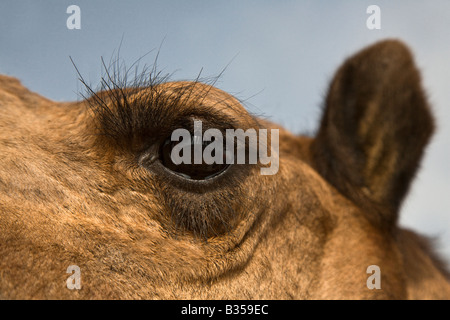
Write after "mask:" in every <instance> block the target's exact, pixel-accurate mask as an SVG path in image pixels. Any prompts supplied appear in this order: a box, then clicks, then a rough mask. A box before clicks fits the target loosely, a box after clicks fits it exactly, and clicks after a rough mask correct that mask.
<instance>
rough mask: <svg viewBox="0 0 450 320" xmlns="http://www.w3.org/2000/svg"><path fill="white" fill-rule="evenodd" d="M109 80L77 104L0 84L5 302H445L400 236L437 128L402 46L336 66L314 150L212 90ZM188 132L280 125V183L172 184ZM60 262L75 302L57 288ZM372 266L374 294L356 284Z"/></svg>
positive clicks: (427, 254)
mask: <svg viewBox="0 0 450 320" xmlns="http://www.w3.org/2000/svg"><path fill="white" fill-rule="evenodd" d="M114 74H115V73H114V72H113V73H112V75H111V73H107V77H106V78H105V80H104V81H103V86H102V88H101V90H99V91H98V92H94V91H93V90H91V92H90V96H89V97H86V99H85V100H83V101H80V102H76V103H56V102H53V101H50V100H47V99H45V98H43V97H41V96H39V95H38V94H35V93H32V92H30V91H28V90H27V89H25V88H24V87H23V86H22V85H21V84H20V83H19V81H17V80H16V79H14V78H10V77H7V76H1V77H0V127H1V128H2V130H0V154H1V157H0V298H3V299H80V298H89V299H140V298H143V299H188V298H189V299H198V298H200V299H247V298H248V299H408V298H409V299H439V298H449V297H450V284H449V277H448V274H447V272H446V271H445V267H444V265H443V264H442V263H441V262H440V261H439V259H438V258H436V257H435V256H434V254H433V253H432V251H431V249H430V246H429V244H428V242H427V240H426V239H424V238H423V237H421V236H419V235H417V234H416V233H414V232H412V231H407V230H403V229H400V228H399V227H398V226H397V217H398V212H399V209H400V205H401V202H402V200H403V199H404V197H405V195H406V194H407V191H408V187H409V186H410V184H411V181H412V179H413V178H414V175H415V173H416V171H417V168H418V166H419V163H420V160H421V157H422V154H423V151H424V148H425V146H426V144H427V143H428V140H429V138H430V136H431V134H432V132H433V119H432V115H431V113H430V109H429V107H428V105H427V102H426V98H425V96H424V93H423V91H422V89H421V84H420V76H419V73H418V71H417V69H416V67H415V66H414V62H413V58H412V56H411V54H410V52H409V50H408V49H407V48H406V47H405V46H404V45H403V44H402V43H400V42H398V41H395V40H388V41H383V42H380V43H377V44H375V45H373V46H371V47H369V48H367V49H365V50H363V51H361V52H360V53H358V54H357V55H355V56H353V57H351V58H349V59H348V60H347V61H346V62H345V63H344V64H343V66H342V67H341V68H339V70H338V71H337V73H336V76H335V77H334V79H333V81H332V82H331V85H330V89H329V92H328V96H327V99H326V101H325V107H324V114H323V118H322V122H321V126H320V129H319V131H318V133H317V135H316V136H315V137H306V136H295V135H293V134H291V133H289V132H287V131H286V130H284V129H282V128H280V127H279V126H277V125H275V124H272V123H269V122H267V121H264V120H261V119H258V118H256V117H254V116H252V115H250V114H249V113H247V111H246V110H245V109H244V108H243V107H242V105H241V104H240V103H239V101H238V100H236V99H235V98H233V97H232V96H230V95H228V94H227V93H225V92H223V91H221V90H219V89H217V88H215V87H213V86H212V85H211V83H209V84H208V83H206V84H205V83H202V82H201V81H194V82H167V81H165V80H167V79H165V78H164V77H163V78H161V77H159V78H158V77H156V74H155V72H154V71H151V72H150V76H149V78H144V77H143V74H142V75H141V76H139V77H138V79H137V80H136V82H134V83H132V84H131V85H129V83H127V81H126V79H125V81H123V80H124V79H123V78H122V79H117V78H115V77H114ZM194 118H199V119H201V120H202V121H203V123H204V126H205V127H204V129H207V128H208V127H210V128H218V129H220V130H225V129H228V128H241V129H244V130H246V129H249V128H254V129H259V128H279V129H280V154H279V157H280V168H279V171H278V173H277V174H276V175H273V176H263V175H261V174H260V170H259V166H260V164H258V165H231V166H230V167H229V168H228V169H227V170H226V171H225V172H224V173H223V174H220V175H218V176H217V177H215V178H212V179H208V180H189V179H186V178H183V177H181V176H179V175H177V174H174V173H173V172H171V171H170V170H168V169H167V168H166V167H164V165H163V163H162V162H161V160H160V150H161V144H162V143H164V141H165V140H166V139H167V137H168V136H170V134H171V132H172V131H173V130H174V129H176V128H179V127H186V128H188V129H189V128H190V127H189V126H190V125H192V119H194ZM269 141H270V140H269ZM70 265H77V266H79V267H80V269H81V285H82V288H81V289H80V290H69V289H67V287H66V279H67V278H68V277H69V274H67V273H66V270H67V267H68V266H70ZM369 265H378V266H379V267H380V269H381V289H379V290H377V289H374V290H370V289H368V288H367V286H366V280H367V278H368V276H369V275H368V274H367V273H366V269H367V267H368V266H369Z"/></svg>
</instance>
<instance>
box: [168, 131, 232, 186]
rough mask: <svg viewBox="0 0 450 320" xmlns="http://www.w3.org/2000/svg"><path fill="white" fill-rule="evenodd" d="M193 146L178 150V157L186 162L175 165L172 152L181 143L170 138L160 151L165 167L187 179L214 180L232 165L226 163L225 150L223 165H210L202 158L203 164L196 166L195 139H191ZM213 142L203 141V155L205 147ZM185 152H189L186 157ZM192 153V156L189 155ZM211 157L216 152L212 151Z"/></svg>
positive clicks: (223, 152)
mask: <svg viewBox="0 0 450 320" xmlns="http://www.w3.org/2000/svg"><path fill="white" fill-rule="evenodd" d="M191 138H192V139H191V144H190V146H189V145H187V146H185V147H184V148H180V147H178V149H181V150H176V151H177V153H178V155H179V156H180V157H182V158H183V159H184V160H186V161H183V162H182V163H180V164H175V163H174V161H172V159H173V158H172V151H173V149H174V147H175V146H177V145H178V144H179V143H180V142H178V141H171V140H170V138H168V139H167V140H166V141H165V142H164V143H163V144H162V145H161V150H160V160H161V163H162V164H163V166H164V167H166V168H167V169H169V170H170V171H172V172H174V173H175V174H178V175H180V176H182V177H184V178H186V179H191V180H207V179H211V178H214V177H215V176H217V175H219V174H220V173H222V172H224V171H225V170H226V169H227V168H228V167H229V166H230V165H229V164H226V161H225V150H223V151H222V155H223V157H222V162H223V163H216V162H214V163H212V164H208V163H205V160H204V159H203V157H202V163H201V164H194V145H195V143H194V139H193V137H191ZM210 143H212V141H203V143H202V155H203V151H204V150H205V147H207V146H208V145H209V144H210ZM184 152H187V154H186V155H185V154H184ZM189 153H190V155H189ZM211 156H213V157H214V156H215V151H214V150H212V152H211Z"/></svg>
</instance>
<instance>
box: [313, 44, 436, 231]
mask: <svg viewBox="0 0 450 320" xmlns="http://www.w3.org/2000/svg"><path fill="white" fill-rule="evenodd" d="M433 130H434V121H433V117H432V114H431V112H430V109H429V106H428V103H427V101H426V97H425V94H424V92H423V89H422V87H421V79H420V75H419V72H418V70H417V69H416V67H415V63H414V60H413V57H412V55H411V53H410V51H409V50H408V48H407V47H406V46H405V45H404V44H402V43H401V42H399V41H396V40H387V41H383V42H379V43H376V44H375V45H372V46H370V47H368V48H366V49H364V50H362V51H361V52H359V53H357V54H356V55H354V56H353V57H351V58H349V59H348V60H347V61H345V62H344V64H343V65H342V66H341V67H340V68H339V70H338V71H337V73H336V75H335V76H334V79H333V80H332V82H331V85H330V87H329V91H328V95H327V98H326V102H325V110H324V114H323V117H322V121H321V125H320V128H319V131H318V133H317V136H316V138H315V139H314V141H313V143H312V144H311V154H312V157H313V166H315V168H316V170H317V171H318V172H319V173H320V174H321V175H322V176H323V177H324V178H325V179H326V180H328V181H329V182H330V183H331V184H332V185H333V186H334V187H335V188H337V189H338V190H339V191H340V192H341V193H342V194H344V195H345V196H346V197H347V198H349V199H350V200H352V201H353V202H355V203H356V204H357V205H359V206H360V207H362V208H364V209H365V210H364V211H365V212H367V214H368V217H369V218H370V219H371V220H372V221H375V222H377V223H388V224H390V225H392V224H393V223H395V221H396V220H397V215H398V210H399V207H400V205H401V202H402V200H403V199H404V197H405V195H406V194H407V192H408V188H409V186H410V184H411V181H412V179H413V178H414V176H415V173H416V171H417V169H418V167H419V164H420V160H421V158H422V154H423V152H424V148H425V146H426V145H427V143H428V141H429V139H430V137H431V135H432V133H433Z"/></svg>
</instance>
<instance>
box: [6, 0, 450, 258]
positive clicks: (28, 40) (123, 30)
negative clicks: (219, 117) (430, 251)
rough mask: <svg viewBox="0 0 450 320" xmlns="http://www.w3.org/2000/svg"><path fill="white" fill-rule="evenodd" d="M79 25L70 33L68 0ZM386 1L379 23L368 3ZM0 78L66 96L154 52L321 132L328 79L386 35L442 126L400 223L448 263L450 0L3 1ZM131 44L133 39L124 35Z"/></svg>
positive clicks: (163, 63)
mask: <svg viewBox="0 0 450 320" xmlns="http://www.w3.org/2000/svg"><path fill="white" fill-rule="evenodd" d="M72 4H75V5H78V6H79V7H80V8H81V29H80V30H68V29H67V27H66V20H67V18H68V16H69V14H67V13H66V9H67V7H68V6H69V5H72ZM372 4H376V5H378V6H379V7H380V8H381V30H369V29H367V27H366V19H367V18H368V16H369V15H368V14H367V13H366V8H367V7H368V6H369V5H372ZM0 30H1V32H0V73H2V74H8V75H11V76H15V77H17V78H19V79H20V80H21V81H22V82H23V83H24V85H25V86H27V87H28V88H30V89H31V90H33V91H36V92H38V93H40V94H42V95H44V96H46V97H48V98H51V99H54V100H57V101H69V100H77V99H79V95H78V92H79V91H80V90H82V89H83V87H82V85H81V84H80V83H79V81H78V80H77V74H76V71H75V69H74V67H73V65H72V63H71V62H70V59H69V56H71V57H72V59H73V60H74V61H75V63H76V64H77V67H78V68H79V70H80V72H81V74H82V75H83V76H84V78H85V79H86V80H87V81H88V82H90V83H92V84H94V85H95V84H97V83H98V82H99V79H100V75H101V60H100V58H101V57H104V59H105V60H106V61H109V59H110V58H111V57H112V56H114V54H115V53H117V50H118V48H119V44H120V43H121V41H122V45H121V48H120V56H121V57H122V58H123V60H124V61H125V62H126V63H127V64H131V63H133V62H134V61H135V60H136V59H138V58H140V57H142V56H143V55H145V54H146V53H148V52H149V51H151V50H154V51H153V52H151V53H150V54H148V55H147V56H145V57H144V58H143V60H142V63H147V64H152V63H153V61H154V59H155V53H156V51H157V50H158V48H159V47H160V46H161V49H160V54H159V58H158V66H159V69H160V70H163V71H164V72H167V73H174V75H173V79H175V80H181V79H192V78H195V77H196V76H197V75H198V73H199V72H200V70H202V75H203V76H215V75H217V74H219V73H220V72H221V71H222V70H223V69H224V68H225V67H227V68H226V70H225V73H224V74H223V76H222V77H221V78H220V80H219V81H218V83H217V86H218V87H219V88H221V89H223V90H225V91H228V92H230V93H232V94H234V95H236V96H237V97H238V98H240V99H242V100H245V101H246V107H247V108H248V109H249V110H250V111H251V112H254V113H257V114H262V115H264V116H266V117H268V118H270V119H271V120H273V121H276V122H278V123H280V124H282V125H284V126H286V127H287V128H288V129H290V130H292V131H294V132H297V133H303V132H305V133H312V132H314V130H315V129H316V128H317V124H318V120H319V116H320V110H321V109H320V106H321V103H322V100H323V97H324V95H325V93H326V89H327V85H328V82H329V80H330V78H331V76H332V75H333V73H334V71H335V69H336V68H337V67H338V66H339V64H340V63H341V62H342V61H343V59H344V58H346V57H348V56H349V55H351V54H353V53H354V52H355V51H357V50H359V49H361V48H362V47H364V46H365V45H368V44H371V43H373V42H375V41H377V40H380V39H384V38H400V39H402V40H404V41H405V42H406V43H407V44H408V45H409V46H410V47H411V49H412V50H413V52H414V54H415V57H416V62H417V64H418V66H419V68H420V69H421V71H422V74H423V83H424V86H425V88H426V90H427V92H428V95H429V100H430V102H431V103H432V105H433V109H434V111H435V115H436V118H437V121H438V132H437V134H436V135H435V137H434V140H433V142H432V144H431V145H430V147H429V148H428V151H427V154H426V157H425V159H424V162H423V165H422V170H421V171H420V173H419V175H418V177H417V179H416V181H415V184H414V186H413V188H412V190H411V193H410V195H409V197H408V198H407V200H406V202H405V204H404V207H403V210H402V213H401V224H402V225H404V226H407V227H410V228H413V229H415V230H419V231H421V232H422V233H424V234H427V235H430V236H439V238H440V241H438V245H439V247H440V250H441V252H444V253H445V254H446V256H447V257H448V258H449V259H450V213H449V211H450V194H449V191H450V171H449V170H448V166H449V165H448V164H449V163H450V140H449V137H450V107H449V102H450V90H449V84H450V59H449V57H450V55H449V53H450V1H444V0H433V2H432V5H430V2H428V5H427V1H361V0H359V1H357V0H354V1H351V0H348V1H333V2H331V1H317V0H316V1H243V0H240V1H220V2H219V1H206V0H205V1H167V0H166V1H162V0H161V1H137V0H130V1H106V0H96V1H75V0H72V1H64V0H58V1H56V0H53V1H50V0H49V1H35V0H33V1H31V0H29V1H24V0H19V1H17V0H16V1H12V0H2V1H1V3H0ZM122 39H123V40H122Z"/></svg>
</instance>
